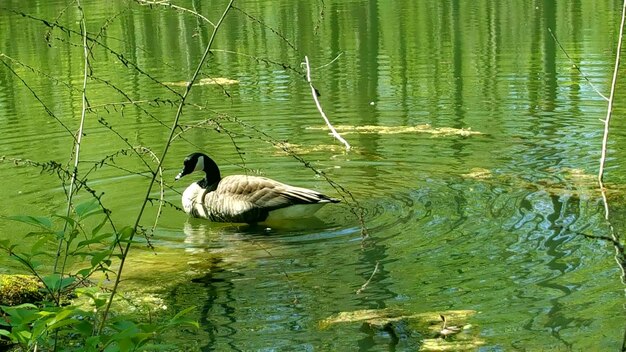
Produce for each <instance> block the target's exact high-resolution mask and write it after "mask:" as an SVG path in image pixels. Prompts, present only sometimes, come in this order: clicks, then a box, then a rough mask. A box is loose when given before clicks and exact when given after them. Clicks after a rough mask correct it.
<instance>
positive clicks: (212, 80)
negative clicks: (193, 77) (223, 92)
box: [163, 77, 239, 87]
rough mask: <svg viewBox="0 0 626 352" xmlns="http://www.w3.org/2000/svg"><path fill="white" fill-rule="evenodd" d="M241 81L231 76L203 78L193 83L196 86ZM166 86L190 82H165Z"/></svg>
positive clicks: (229, 83) (184, 85)
mask: <svg viewBox="0 0 626 352" xmlns="http://www.w3.org/2000/svg"><path fill="white" fill-rule="evenodd" d="M237 83H239V81H237V80H235V79H230V78H224V77H208V78H201V79H199V80H197V81H195V82H194V83H193V85H194V86H208V85H220V86H226V85H231V84H237ZM163 84H165V85H166V86H174V87H186V86H187V84H189V82H187V81H181V82H164V83H163Z"/></svg>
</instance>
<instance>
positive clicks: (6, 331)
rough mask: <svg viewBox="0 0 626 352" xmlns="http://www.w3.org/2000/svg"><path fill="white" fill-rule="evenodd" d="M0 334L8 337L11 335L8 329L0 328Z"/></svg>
mask: <svg viewBox="0 0 626 352" xmlns="http://www.w3.org/2000/svg"><path fill="white" fill-rule="evenodd" d="M0 336H6V337H10V336H11V332H10V331H8V330H4V329H0Z"/></svg>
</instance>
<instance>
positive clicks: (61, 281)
mask: <svg viewBox="0 0 626 352" xmlns="http://www.w3.org/2000/svg"><path fill="white" fill-rule="evenodd" d="M42 279H43V283H44V285H46V287H48V288H50V289H51V290H52V291H60V290H62V289H64V288H66V287H67V286H69V285H71V284H72V283H73V282H74V281H76V278H75V277H71V276H68V277H64V278H61V276H60V275H59V274H52V275H48V276H44V277H43V278H42Z"/></svg>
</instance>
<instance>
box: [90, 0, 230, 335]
mask: <svg viewBox="0 0 626 352" xmlns="http://www.w3.org/2000/svg"><path fill="white" fill-rule="evenodd" d="M233 2H234V0H230V1H229V2H228V5H227V6H226V9H225V10H224V12H223V13H222V16H221V17H220V19H219V20H218V21H217V23H216V24H215V28H214V29H213V33H212V34H211V39H209V43H208V44H207V46H206V49H205V50H204V54H203V55H202V58H201V59H200V62H199V63H198V66H197V67H196V71H195V72H194V74H193V76H192V77H191V79H190V80H189V83H188V84H187V86H186V88H185V93H184V94H183V95H182V97H181V99H180V102H179V104H178V110H177V111H176V116H175V117H174V122H172V127H171V129H170V134H169V137H168V139H167V141H166V143H165V148H164V149H163V154H162V155H161V159H160V160H159V164H158V165H157V167H156V168H157V170H159V169H160V168H161V167H162V165H163V161H165V157H166V156H167V151H168V150H169V147H170V145H171V142H172V139H173V138H174V134H175V132H176V129H177V128H178V121H179V120H180V117H181V115H182V112H183V107H184V106H185V100H186V99H187V96H188V95H189V92H190V91H191V88H192V87H193V83H194V82H195V80H196V79H197V78H198V76H199V75H200V70H201V69H202V67H203V66H204V63H205V61H206V59H207V57H208V55H209V52H210V51H211V46H212V45H213V41H214V40H215V36H216V35H217V31H218V29H219V28H220V25H221V24H222V22H223V21H224V18H225V17H226V15H227V14H228V11H229V10H230V9H231V8H232V5H233ZM157 175H158V173H153V174H152V178H151V179H150V184H149V185H148V188H147V190H146V196H145V197H144V200H143V203H142V205H141V208H140V210H139V214H138V215H137V219H136V221H135V225H134V226H133V231H132V232H131V234H130V237H129V238H128V242H127V244H126V247H125V248H124V252H123V253H122V259H121V260H120V267H119V269H118V274H117V276H116V278H115V283H114V285H113V289H112V290H111V295H110V296H109V300H108V301H107V305H106V308H105V309H104V312H103V315H102V320H101V321H100V326H99V327H98V333H99V334H100V333H102V330H103V329H104V323H105V322H106V319H107V316H108V313H109V310H110V309H111V303H113V298H114V297H115V294H116V292H117V289H118V287H119V284H120V281H121V278H122V272H123V269H124V263H125V262H126V259H127V258H128V253H129V251H130V248H131V245H132V242H133V238H134V236H135V234H136V233H137V229H138V228H139V222H140V221H141V218H142V216H143V212H144V210H145V208H146V205H147V204H148V201H149V199H150V193H151V192H152V186H153V185H154V182H155V181H156V178H157Z"/></svg>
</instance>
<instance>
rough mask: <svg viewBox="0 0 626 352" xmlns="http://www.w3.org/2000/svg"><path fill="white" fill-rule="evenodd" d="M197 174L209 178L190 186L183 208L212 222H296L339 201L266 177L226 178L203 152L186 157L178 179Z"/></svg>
mask: <svg viewBox="0 0 626 352" xmlns="http://www.w3.org/2000/svg"><path fill="white" fill-rule="evenodd" d="M194 171H204V173H205V176H204V178H203V179H201V180H199V181H197V182H194V183H192V184H191V185H190V186H189V187H187V189H186V190H185V192H184V193H183V197H182V202H183V209H184V210H185V212H186V213H187V214H190V215H191V216H194V217H199V218H205V219H209V220H211V221H221V222H246V223H257V222H263V221H268V220H274V219H279V218H282V219H294V218H300V217H307V216H311V215H313V213H315V212H316V211H317V210H319V209H320V208H321V207H322V206H323V205H325V204H327V203H338V202H339V200H338V199H335V198H331V197H328V196H326V195H323V194H321V193H319V192H316V191H313V190H310V189H306V188H300V187H294V186H289V185H286V184H284V183H280V182H278V181H274V180H272V179H269V178H265V177H260V176H247V175H231V176H226V177H224V178H222V177H221V176H220V170H219V168H218V167H217V164H216V163H215V161H213V159H211V158H209V157H208V156H207V155H205V154H202V153H192V154H190V155H188V156H187V157H186V158H185V160H184V161H183V170H182V171H181V172H180V173H179V174H178V175H177V176H176V180H178V179H180V178H181V177H183V176H185V175H188V174H190V173H192V172H194Z"/></svg>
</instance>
